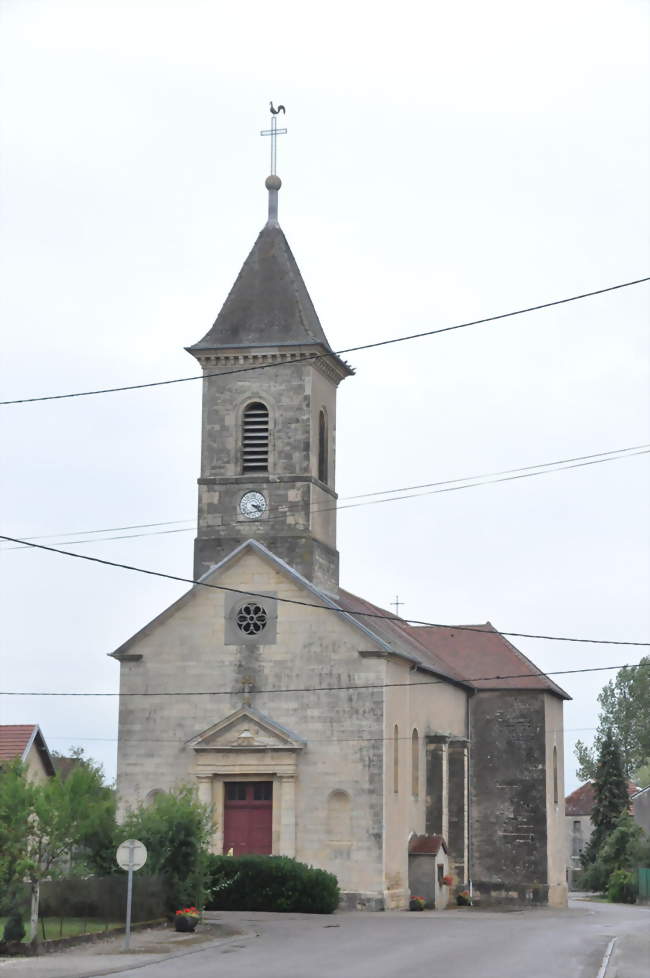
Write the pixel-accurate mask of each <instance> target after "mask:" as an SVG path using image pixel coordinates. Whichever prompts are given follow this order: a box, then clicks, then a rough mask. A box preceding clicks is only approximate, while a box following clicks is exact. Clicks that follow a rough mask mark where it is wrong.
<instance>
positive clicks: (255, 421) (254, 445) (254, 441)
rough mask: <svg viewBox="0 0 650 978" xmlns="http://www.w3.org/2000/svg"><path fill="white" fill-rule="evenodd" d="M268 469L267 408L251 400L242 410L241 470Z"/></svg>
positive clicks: (265, 470) (261, 470)
mask: <svg viewBox="0 0 650 978" xmlns="http://www.w3.org/2000/svg"><path fill="white" fill-rule="evenodd" d="M268 471H269V409H268V408H267V406H266V405H265V404H262V402H261V401H253V402H252V403H251V404H248V405H247V407H246V408H245V410H244V418H243V424H242V472H268Z"/></svg>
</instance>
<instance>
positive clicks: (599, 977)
mask: <svg viewBox="0 0 650 978" xmlns="http://www.w3.org/2000/svg"><path fill="white" fill-rule="evenodd" d="M615 944H616V938H615V937H612V939H611V941H610V942H609V944H608V945H607V950H606V951H605V957H604V958H603V961H602V964H601V966H600V971H599V972H598V974H597V975H596V978H605V972H606V971H607V965H608V964H609V959H610V958H611V956H612V951H613V950H614V945H615Z"/></svg>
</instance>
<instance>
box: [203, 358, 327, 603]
mask: <svg viewBox="0 0 650 978" xmlns="http://www.w3.org/2000/svg"><path fill="white" fill-rule="evenodd" d="M295 354H296V356H299V355H311V356H313V350H312V351H306V350H305V351H303V350H301V349H299V348H296V350H295ZM270 355H271V353H270V351H264V350H261V349H260V350H259V351H258V350H254V351H253V350H251V351H247V353H246V355H243V354H242V355H238V354H237V352H236V351H233V354H232V355H229V356H228V357H225V356H219V357H217V356H208V355H207V354H206V355H203V356H202V357H201V361H202V363H203V365H204V371H205V373H206V377H205V379H204V381H203V425H202V432H203V437H202V447H201V475H200V478H199V502H198V534H197V539H196V544H195V561H194V574H195V576H197V577H199V576H201V574H203V573H205V571H207V570H209V568H210V567H212V566H214V565H215V564H216V563H218V562H219V561H220V560H222V559H223V558H224V557H225V556H227V554H229V553H231V552H232V551H233V550H234V549H235V548H236V547H237V546H238V545H239V544H240V543H241V542H242V541H243V540H245V539H248V538H249V537H250V538H252V539H256V540H259V541H260V542H261V543H263V544H264V545H265V546H266V547H268V548H269V550H271V551H272V552H273V553H275V554H277V555H278V556H279V557H281V558H282V559H283V560H285V561H286V562H287V563H288V564H289V565H290V566H292V567H295V569H296V570H298V571H299V572H300V573H301V574H303V575H304V576H305V577H307V578H308V579H309V580H312V581H313V582H314V583H315V584H317V586H319V587H324V588H325V589H326V590H330V591H331V590H333V589H335V587H336V585H337V583H338V553H337V552H336V494H335V491H334V485H335V481H334V472H335V441H336V384H337V382H338V380H340V377H339V376H336V375H334V374H333V373H332V368H330V367H329V366H328V362H327V361H324V362H323V363H321V361H317V362H316V363H314V362H313V361H310V362H306V363H305V362H303V363H297V362H292V361H288V362H283V363H275V364H273V368H272V369H268V370H264V369H261V370H259V371H256V370H253V371H246V370H244V372H243V373H242V372H237V371H238V370H241V368H242V367H243V368H247V367H250V366H255V365H257V364H258V362H259V365H260V366H263V365H264V364H265V363H266V362H267V359H268V357H269V356H270ZM229 368H231V369H233V370H234V371H235V372H234V373H233V374H232V376H230V375H229V374H228V372H224V371H228V369H229ZM215 373H217V374H218V376H210V375H211V374H215ZM258 400H259V401H262V402H263V403H264V404H265V405H266V406H267V407H268V410H269V425H270V432H269V471H268V473H259V474H258V473H245V474H243V473H242V459H241V431H242V415H243V411H244V409H245V407H246V405H247V404H249V403H250V402H251V401H258ZM321 410H323V411H324V412H325V414H326V416H327V428H328V480H327V484H325V483H322V482H320V481H319V479H318V418H319V413H320V411H321ZM249 489H255V490H257V491H259V492H262V493H263V494H264V496H265V497H266V500H267V504H268V508H267V511H266V512H265V514H264V515H263V517H262V518H261V519H259V520H249V519H247V518H246V517H244V516H242V515H241V513H240V512H239V502H240V499H241V497H242V495H243V494H244V492H246V491H247V490H249Z"/></svg>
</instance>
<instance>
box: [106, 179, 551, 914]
mask: <svg viewBox="0 0 650 978" xmlns="http://www.w3.org/2000/svg"><path fill="white" fill-rule="evenodd" d="M279 186H280V181H279V179H278V178H277V177H275V176H274V177H269V178H268V180H267V189H268V191H269V220H268V222H267V224H266V225H265V227H264V228H263V229H262V231H261V233H260V235H259V237H258V239H257V241H256V243H255V245H254V247H253V249H252V251H251V253H250V255H249V256H248V258H247V259H246V262H245V263H244V265H243V267H242V270H241V272H240V274H239V276H238V278H237V280H236V282H235V284H234V286H233V288H232V290H231V292H230V294H229V295H228V297H227V299H226V302H225V304H224V306H223V308H222V310H221V312H220V313H219V316H218V317H217V319H216V321H215V323H214V325H213V326H212V328H211V329H210V330H209V331H208V333H207V334H206V335H205V336H204V337H203V339H202V340H200V341H199V342H198V343H196V344H195V345H194V346H192V347H189V348H188V350H189V352H190V353H191V354H192V355H193V356H194V357H195V358H196V359H197V360H198V362H199V363H200V365H201V367H202V368H203V371H204V381H203V416H202V452H201V472H200V477H199V502H198V531H197V538H196V542H195V559H194V576H195V579H196V581H197V583H196V584H195V585H194V586H193V587H192V588H191V589H190V590H189V591H188V592H187V593H186V594H185V595H183V596H182V597H181V598H180V599H179V600H178V601H176V602H175V603H174V604H172V605H171V606H170V607H169V608H167V609H166V610H164V611H163V612H162V613H161V614H160V615H159V616H158V617H157V618H155V619H154V620H153V621H151V622H149V624H147V625H145V627H144V628H143V629H142V630H141V631H139V632H138V633H137V634H136V635H134V636H133V637H132V638H130V639H129V640H128V641H127V642H125V643H124V644H123V645H122V646H121V647H120V648H119V649H117V650H116V651H115V652H113V653H111V654H112V655H113V657H114V658H115V659H116V660H118V661H119V663H120V691H121V694H126V695H121V697H120V712H119V743H118V774H117V789H118V794H119V798H120V804H121V807H122V810H124V809H125V808H127V807H128V806H130V805H135V804H138V803H140V802H142V801H147V800H149V799H151V798H153V797H154V796H155V794H156V792H158V791H163V790H169V789H171V788H173V787H175V786H178V785H180V784H183V783H188V782H189V783H191V784H194V785H196V787H197V790H198V795H199V797H200V798H201V799H202V800H203V801H204V802H205V803H206V804H208V805H209V806H210V808H211V811H212V819H213V835H212V848H213V850H214V851H215V852H228V851H229V850H231V849H232V850H233V851H234V852H235V853H236V854H237V853H239V852H266V853H270V854H283V855H288V856H295V857H296V858H297V859H299V860H302V861H304V862H307V863H311V864H313V865H315V866H319V867H322V868H325V869H328V870H331V871H332V872H334V873H335V874H336V876H337V877H338V879H339V882H340V885H341V889H342V890H343V891H344V894H345V898H346V903H347V905H348V906H353V907H365V908H368V909H383V908H386V909H388V908H403V907H405V906H407V905H408V898H409V841H410V840H412V839H413V838H414V837H416V836H418V837H419V836H428V837H430V838H434V837H436V838H440V837H442V839H443V840H444V852H445V853H446V857H445V858H448V860H449V868H450V871H451V872H452V873H453V875H454V878H455V880H456V881H457V882H458V884H459V885H469V883H470V881H471V884H472V887H473V889H474V891H475V892H478V893H480V894H481V899H483V900H490V899H492V900H496V899H508V900H517V901H523V902H527V901H530V902H533V901H534V902H548V903H550V904H552V905H555V906H562V905H564V904H565V903H566V883H565V862H566V859H565V853H564V841H563V839H564V835H563V830H564V824H563V823H564V807H563V798H564V791H563V770H562V757H563V734H562V706H563V700H564V699H566V698H567V696H566V694H565V693H564V692H563V691H562V690H561V689H560V688H559V687H557V686H556V685H555V684H554V683H552V682H551V681H550V680H549V679H547V678H546V677H543V676H540V675H539V672H538V670H537V669H536V668H535V666H534V665H533V664H532V663H531V662H530V661H529V660H528V659H527V658H526V657H525V656H524V655H523V654H522V653H521V652H519V651H518V650H517V649H516V648H514V646H512V645H511V644H510V643H509V642H508V641H507V640H506V639H505V638H504V637H502V636H501V635H500V634H499V633H498V632H496V631H495V630H494V628H493V627H492V626H491V625H490V624H489V623H487V624H484V625H479V626H473V627H472V626H464V627H463V628H458V629H450V628H437V627H436V628H434V627H425V626H421V627H415V626H411V625H409V624H408V623H407V622H406V621H404V620H402V619H400V618H398V617H396V616H395V615H391V614H390V613H388V612H386V611H384V610H382V609H381V608H378V607H376V606H375V605H374V604H371V603H369V602H368V601H366V600H365V599H362V598H359V597H356V596H354V595H352V594H350V593H348V592H347V591H344V590H343V589H342V588H341V587H340V586H339V580H338V552H337V549H336V499H337V497H336V491H335V437H336V392H337V387H338V384H339V383H340V382H341V381H342V380H344V379H346V378H348V377H350V376H351V375H352V373H353V371H352V370H351V368H350V367H349V366H348V364H346V363H345V362H344V361H343V360H341V359H340V358H339V357H338V356H336V355H335V354H334V353H332V351H331V348H330V346H329V343H328V341H327V338H326V336H325V334H324V332H323V329H322V326H321V324H320V322H319V320H318V316H317V314H316V311H315V309H314V306H313V304H312V302H311V299H310V297H309V294H308V292H307V289H306V287H305V284H304V282H303V279H302V277H301V275H300V272H299V270H298V266H297V264H296V262H295V259H294V257H293V255H292V253H291V250H290V248H289V245H288V243H287V241H286V238H285V236H284V234H283V232H282V230H281V228H280V226H279V224H278V222H277V194H278V190H279ZM490 676H510V677H512V678H506V679H481V678H480V677H490ZM178 690H181V691H187V693H188V695H186V696H182V695H173V696H168V695H164V694H166V693H171V692H176V691H178ZM139 692H143V693H145V692H146V693H147V694H155V693H156V692H159V693H160V694H161V695H160V696H156V695H147V696H146V697H138V696H137V695H133V694H137V693H139ZM190 694H191V695H190ZM436 844H437V845H438V843H436ZM440 851H442V849H441V850H440Z"/></svg>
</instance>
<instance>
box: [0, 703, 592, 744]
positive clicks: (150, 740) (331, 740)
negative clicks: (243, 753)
mask: <svg viewBox="0 0 650 978" xmlns="http://www.w3.org/2000/svg"><path fill="white" fill-rule="evenodd" d="M2 695H3V694H2V693H1V692H0V696H2ZM589 730H598V727H546V733H547V734H552V733H578V732H583V731H589ZM424 736H426V734H425V735H424ZM47 739H48V743H49V742H50V741H51V740H65V741H67V742H68V743H73V744H74V743H78V744H79V743H80V744H95V743H101V744H116V743H117V742H118V740H119V738H118V737H84V736H83V735H82V734H72V735H71V736H70V735H67V736H65V735H63V734H57V735H56V736H53V735H52V734H51V733H50V731H49V730H48V732H47ZM394 740H407V741H409V742H410V743H412V741H413V735H412V734H405V735H404V736H401V735H400V736H398V737H394V736H393V737H390V736H389V737H310V738H309V743H310V744H354V743H364V742H365V741H394ZM129 743H130V744H178V740H177V739H171V738H168V737H156V736H152V737H129Z"/></svg>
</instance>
